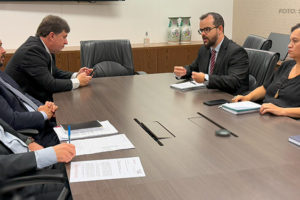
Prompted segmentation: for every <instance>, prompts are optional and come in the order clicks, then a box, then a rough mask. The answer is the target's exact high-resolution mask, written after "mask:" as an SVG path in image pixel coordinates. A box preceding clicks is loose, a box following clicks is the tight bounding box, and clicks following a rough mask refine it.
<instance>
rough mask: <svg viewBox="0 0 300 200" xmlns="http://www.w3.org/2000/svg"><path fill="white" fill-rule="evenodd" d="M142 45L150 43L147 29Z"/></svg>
mask: <svg viewBox="0 0 300 200" xmlns="http://www.w3.org/2000/svg"><path fill="white" fill-rule="evenodd" d="M144 45H150V38H149V34H148V31H147V32H146V33H145V38H144Z"/></svg>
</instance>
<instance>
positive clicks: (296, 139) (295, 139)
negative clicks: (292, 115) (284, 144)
mask: <svg viewBox="0 0 300 200" xmlns="http://www.w3.org/2000/svg"><path fill="white" fill-rule="evenodd" d="M289 142H291V143H294V144H296V145H298V146H300V135H294V136H290V137H289Z"/></svg>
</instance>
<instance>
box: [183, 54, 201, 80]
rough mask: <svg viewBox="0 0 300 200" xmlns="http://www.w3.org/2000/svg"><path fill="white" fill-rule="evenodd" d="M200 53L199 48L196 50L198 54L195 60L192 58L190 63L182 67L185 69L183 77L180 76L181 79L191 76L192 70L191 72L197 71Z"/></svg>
mask: <svg viewBox="0 0 300 200" xmlns="http://www.w3.org/2000/svg"><path fill="white" fill-rule="evenodd" d="M200 54H201V48H200V50H199V52H198V56H197V58H196V60H194V61H193V62H192V64H190V65H186V66H185V67H184V68H185V69H186V75H185V76H183V77H181V78H183V79H187V78H191V76H192V72H193V71H195V72H199V67H198V66H199V61H200V59H201V56H200Z"/></svg>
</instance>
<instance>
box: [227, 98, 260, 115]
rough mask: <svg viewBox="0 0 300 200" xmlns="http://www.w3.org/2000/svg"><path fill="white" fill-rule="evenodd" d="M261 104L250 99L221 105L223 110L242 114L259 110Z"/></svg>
mask: <svg viewBox="0 0 300 200" xmlns="http://www.w3.org/2000/svg"><path fill="white" fill-rule="evenodd" d="M260 107H261V105H260V104H258V103H254V102H251V101H241V102H235V103H225V104H222V105H221V108H222V109H223V110H226V111H228V112H230V113H233V114H236V115H238V114H244V113H251V112H257V111H259V109H260Z"/></svg>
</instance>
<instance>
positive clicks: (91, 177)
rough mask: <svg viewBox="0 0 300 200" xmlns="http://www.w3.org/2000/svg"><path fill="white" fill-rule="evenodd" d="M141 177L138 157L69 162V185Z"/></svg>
mask: <svg viewBox="0 0 300 200" xmlns="http://www.w3.org/2000/svg"><path fill="white" fill-rule="evenodd" d="M143 176H145V172H144V169H143V166H142V164H141V160H140V158H139V157H131V158H118V159H108V160H90V161H78V162H71V171H70V182H71V183H72V182H82V181H96V180H108V179H119V178H134V177H143Z"/></svg>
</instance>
